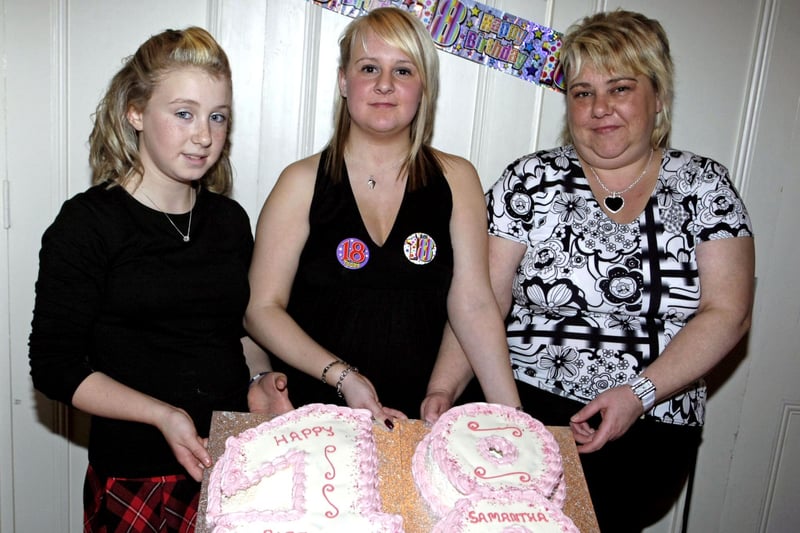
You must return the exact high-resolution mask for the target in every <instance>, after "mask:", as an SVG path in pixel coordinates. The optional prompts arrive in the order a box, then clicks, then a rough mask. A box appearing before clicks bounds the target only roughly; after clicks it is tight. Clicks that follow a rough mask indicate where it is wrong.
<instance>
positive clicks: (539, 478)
mask: <svg viewBox="0 0 800 533" xmlns="http://www.w3.org/2000/svg"><path fill="white" fill-rule="evenodd" d="M412 473H413V476H414V481H415V483H416V485H417V487H418V488H419V491H420V494H421V495H422V497H423V498H424V499H425V501H426V502H427V503H428V505H429V506H430V508H431V510H432V511H433V513H434V514H435V515H437V516H439V517H442V516H445V515H447V514H448V513H449V512H450V510H451V509H453V507H455V506H456V504H457V503H458V502H459V500H461V499H463V498H465V497H468V496H473V495H478V496H477V497H490V496H497V495H505V496H506V497H509V495H510V494H511V493H513V492H514V491H531V490H533V491H536V492H538V493H539V494H541V495H542V496H544V497H545V498H546V499H548V500H549V501H550V502H552V504H553V505H555V507H557V508H559V509H560V508H561V507H562V506H563V504H564V499H565V496H566V487H565V483H564V473H563V469H562V465H561V454H560V453H559V449H558V443H557V442H556V440H555V437H553V435H552V434H551V433H550V432H549V431H547V429H546V428H545V427H544V425H543V424H542V423H541V422H539V421H538V420H536V419H534V418H533V417H531V416H530V415H528V414H526V413H524V412H522V411H517V410H516V409H513V408H510V407H506V406H503V405H496V404H488V403H470V404H465V405H461V406H458V407H454V408H452V409H450V410H449V411H447V412H446V413H444V414H443V415H442V416H441V417H440V418H439V420H437V421H436V423H435V424H434V425H433V427H432V428H431V431H430V433H429V434H428V435H426V436H425V438H424V439H422V441H421V442H420V443H419V445H418V446H417V449H416V451H415V452H414V456H413V459H412Z"/></svg>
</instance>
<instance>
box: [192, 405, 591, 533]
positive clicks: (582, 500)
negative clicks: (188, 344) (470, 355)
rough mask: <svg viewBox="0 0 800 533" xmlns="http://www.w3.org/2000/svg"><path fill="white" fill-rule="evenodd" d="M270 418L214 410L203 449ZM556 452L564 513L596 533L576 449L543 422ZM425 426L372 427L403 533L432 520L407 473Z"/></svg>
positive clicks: (387, 497) (414, 532) (567, 436)
mask: <svg viewBox="0 0 800 533" xmlns="http://www.w3.org/2000/svg"><path fill="white" fill-rule="evenodd" d="M269 419H270V417H268V416H267V415H260V414H255V413H238V412H231V411H216V412H214V415H213V417H212V419H211V434H210V436H209V439H208V451H209V453H211V457H212V459H213V460H214V461H215V462H216V460H217V459H218V458H219V457H220V456H221V455H222V453H223V452H224V450H225V440H226V439H227V438H228V437H231V436H234V435H238V434H239V433H241V432H242V431H245V430H246V429H249V428H251V427H255V426H257V425H259V424H261V423H262V422H266V421H268V420H269ZM547 429H549V430H550V432H551V433H553V435H554V436H555V438H556V441H557V442H558V446H559V448H560V450H561V458H562V461H563V465H564V478H565V480H566V483H567V498H566V501H565V503H564V513H565V514H566V515H567V516H569V517H570V518H571V519H572V521H573V522H574V523H575V525H576V526H577V527H578V529H580V530H581V532H582V533H599V531H600V528H599V527H598V525H597V519H596V518H595V515H594V508H593V507H592V502H591V499H590V498H589V490H588V488H587V487H586V480H585V479H584V477H583V470H582V468H581V463H580V459H579V458H578V450H577V448H576V447H575V442H574V441H573V439H572V433H571V431H570V429H569V428H568V427H553V426H548V428H547ZM428 431H429V428H428V426H427V425H426V424H425V423H424V422H422V421H421V420H397V421H395V425H394V430H392V431H389V430H387V429H385V428H383V427H382V426H380V425H378V424H376V425H374V426H373V432H374V434H375V441H376V444H377V447H378V456H379V464H378V469H379V484H380V492H381V500H382V502H383V512H386V513H394V514H400V515H402V516H403V521H404V525H405V530H406V533H428V532H429V531H430V530H431V529H432V528H433V524H434V523H435V521H434V519H433V518H432V517H431V516H430V514H429V512H428V510H427V507H426V504H425V502H424V501H423V500H422V498H421V497H420V495H419V493H418V491H417V488H416V486H415V485H414V478H413V476H412V475H411V457H412V456H413V454H414V450H415V449H416V446H417V443H419V441H420V440H422V438H423V437H424V436H425V434H426V433H428ZM209 475H210V470H206V472H205V475H204V476H203V484H202V491H201V493H200V511H199V513H198V516H197V528H196V531H197V533H208V530H207V528H206V516H205V510H206V506H207V499H208V489H207V487H208V478H209Z"/></svg>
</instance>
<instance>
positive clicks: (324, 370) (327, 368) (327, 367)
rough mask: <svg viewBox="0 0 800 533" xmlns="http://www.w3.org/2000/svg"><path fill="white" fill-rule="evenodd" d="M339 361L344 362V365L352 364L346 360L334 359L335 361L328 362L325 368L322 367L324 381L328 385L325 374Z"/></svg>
mask: <svg viewBox="0 0 800 533" xmlns="http://www.w3.org/2000/svg"><path fill="white" fill-rule="evenodd" d="M337 363H342V364H343V365H345V366H350V365H348V364H347V363H345V362H344V361H342V360H341V359H334V360H333V361H331V362H330V363H328V364H327V365H326V366H325V368H323V369H322V383H324V384H325V385H327V384H328V382H327V381H326V380H325V374H327V373H328V370H330V369H331V367H332V366H333V365H335V364H337Z"/></svg>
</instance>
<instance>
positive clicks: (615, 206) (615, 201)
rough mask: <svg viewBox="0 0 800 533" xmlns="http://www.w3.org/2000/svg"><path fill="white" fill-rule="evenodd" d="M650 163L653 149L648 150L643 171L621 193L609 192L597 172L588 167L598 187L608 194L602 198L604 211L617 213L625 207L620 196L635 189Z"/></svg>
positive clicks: (623, 200) (590, 166)
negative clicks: (648, 153) (648, 155)
mask: <svg viewBox="0 0 800 533" xmlns="http://www.w3.org/2000/svg"><path fill="white" fill-rule="evenodd" d="M652 161H653V149H652V148H650V157H649V158H648V159H647V164H646V165H645V166H644V170H642V173H641V174H639V177H638V178H636V179H635V180H633V183H631V184H630V185H628V186H627V187H625V188H624V189H622V190H621V191H612V190H609V188H608V187H606V186H605V184H604V183H603V182H602V181H600V176H598V175H597V171H595V169H594V167H593V166H592V165H589V169H590V170H591V171H592V175H593V176H594V179H596V180H597V183H598V184H599V185H600V187H601V188H602V189H603V190H604V191H605V192H607V193H608V194H607V195H606V197H605V198H603V204H604V205H605V206H606V209H608V210H609V211H611V212H612V213H619V212H620V211H621V210H622V208H623V207H625V199H624V198H623V197H622V195H623V194H625V193H626V192H628V191H630V190H631V189H633V188H634V187H636V184H637V183H639V182H640V181H642V178H643V177H644V175H645V174H647V171H648V170H649V169H650V163H651V162H652Z"/></svg>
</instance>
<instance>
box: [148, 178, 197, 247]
mask: <svg viewBox="0 0 800 533" xmlns="http://www.w3.org/2000/svg"><path fill="white" fill-rule="evenodd" d="M139 190H140V191H142V194H144V197H145V198H147V199H148V200H150V203H151V204H153V205H154V206H155V208H156V209H158V210H159V211H161V212H162V213H163V214H164V216H165V217H167V220H169V223H170V224H172V227H173V228H175V231H177V232H178V235H180V236H181V237H182V238H183V242H189V234H190V233H191V232H192V211H194V203H195V202H194V197H195V192H194V187H192V207H191V208H189V225H188V226H187V227H186V234H185V235H184V234H183V232H182V231H181V230H180V228H178V226H177V225H176V224H175V222H173V220H172V217H170V216H169V215H168V214H167V212H166V211H164V210H163V209H161V208H160V207H159V206H158V204H157V203H156V201H155V200H153V199H152V198H150V196H149V195H148V194H147V193H146V192H144V189H139Z"/></svg>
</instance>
